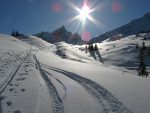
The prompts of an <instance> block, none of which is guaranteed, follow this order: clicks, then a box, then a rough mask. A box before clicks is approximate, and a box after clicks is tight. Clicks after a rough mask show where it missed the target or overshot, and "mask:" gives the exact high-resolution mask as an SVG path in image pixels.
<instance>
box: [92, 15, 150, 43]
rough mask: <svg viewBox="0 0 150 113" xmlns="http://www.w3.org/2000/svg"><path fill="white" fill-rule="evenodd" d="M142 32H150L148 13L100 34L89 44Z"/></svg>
mask: <svg viewBox="0 0 150 113" xmlns="http://www.w3.org/2000/svg"><path fill="white" fill-rule="evenodd" d="M142 32H150V13H147V14H145V15H144V16H143V17H141V18H138V19H135V20H133V21H131V22H130V23H128V24H126V25H123V26H121V27H119V28H117V29H114V30H112V31H109V32H106V33H104V34H101V35H100V36H98V37H95V38H93V39H92V40H90V42H92V43H95V42H101V41H104V40H106V39H107V40H110V41H112V40H116V39H120V38H123V37H126V36H129V35H134V34H138V33H142Z"/></svg>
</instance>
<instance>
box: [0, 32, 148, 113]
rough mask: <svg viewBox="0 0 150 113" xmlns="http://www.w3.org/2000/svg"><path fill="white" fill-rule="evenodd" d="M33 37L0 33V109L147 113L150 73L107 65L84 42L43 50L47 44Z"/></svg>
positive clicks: (3, 112) (33, 112)
mask: <svg viewBox="0 0 150 113" xmlns="http://www.w3.org/2000/svg"><path fill="white" fill-rule="evenodd" d="M31 37H32V36H31ZM32 38H33V39H32ZM32 38H31V39H32V40H31V39H30V40H28V41H23V42H22V41H20V40H17V39H15V38H13V37H9V36H3V35H1V36H0V47H1V50H0V53H2V54H1V55H2V57H1V59H0V60H1V62H0V78H2V79H1V81H0V113H85V112H86V113H149V111H150V106H149V105H150V100H149V95H150V89H149V86H150V79H149V77H148V78H141V77H139V76H136V75H135V73H129V72H125V71H124V70H125V69H123V68H117V67H112V66H110V65H108V64H107V65H106V64H105V62H104V64H103V63H101V62H99V60H98V61H97V60H95V59H94V58H93V57H91V56H90V55H88V54H86V53H85V51H81V50H82V49H81V46H80V47H79V46H74V45H70V44H66V43H64V42H61V43H56V44H55V45H53V46H51V44H49V45H48V44H47V45H46V47H43V46H44V45H43V46H42V47H43V48H42V49H41V44H42V43H45V42H43V41H42V40H39V39H37V38H36V37H32ZM13 40H16V41H13ZM122 43H123V42H122ZM7 44H11V45H9V46H8V45H7ZM38 46H39V47H38ZM47 46H48V47H47ZM18 47H19V49H18ZM78 47H79V48H80V49H78ZM31 48H32V49H31ZM33 48H34V49H33ZM9 49H11V50H12V51H11V52H9V51H7V50H9ZM35 49H36V52H35ZM27 50H28V51H27ZM58 51H60V52H58ZM4 52H8V53H7V54H6V55H3V53H4ZM59 53H62V54H59ZM10 54H11V55H10ZM63 54H65V57H62V55H63ZM79 59H80V60H79Z"/></svg>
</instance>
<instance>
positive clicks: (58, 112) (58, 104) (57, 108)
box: [33, 55, 64, 113]
mask: <svg viewBox="0 0 150 113" xmlns="http://www.w3.org/2000/svg"><path fill="white" fill-rule="evenodd" d="M33 57H34V59H35V61H36V68H37V70H39V72H40V74H41V76H42V77H43V79H44V80H45V83H46V84H47V87H48V89H49V94H50V96H51V97H52V110H53V113H64V103H63V101H62V100H61V98H60V97H59V94H58V92H57V90H56V88H55V86H54V85H53V84H52V82H51V80H50V79H49V78H48V76H47V75H46V72H45V71H44V70H43V69H42V68H41V66H40V63H39V61H38V60H37V58H36V56H35V55H34V56H33Z"/></svg>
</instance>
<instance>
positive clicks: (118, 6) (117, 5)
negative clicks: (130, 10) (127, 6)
mask: <svg viewBox="0 0 150 113" xmlns="http://www.w3.org/2000/svg"><path fill="white" fill-rule="evenodd" d="M121 10H122V5H121V3H119V2H114V3H113V4H112V11H113V12H120V11H121Z"/></svg>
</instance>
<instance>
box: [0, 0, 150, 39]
mask: <svg viewBox="0 0 150 113" xmlns="http://www.w3.org/2000/svg"><path fill="white" fill-rule="evenodd" d="M69 2H71V3H73V4H75V5H76V6H77V7H79V8H81V6H82V5H81V4H83V0H0V33H6V34H8V33H11V32H12V30H18V31H19V32H22V33H27V34H35V33H38V32H41V31H49V32H51V31H53V30H55V29H57V28H59V27H61V26H62V25H64V26H65V27H66V29H67V30H69V31H71V32H78V33H79V34H82V32H83V31H82V30H83V29H82V25H79V26H78V27H77V24H78V20H76V21H71V22H70V21H69V20H70V18H73V17H75V16H77V15H78V12H77V11H76V10H74V9H73V8H72V7H71V6H70V3H69ZM116 3H117V5H116ZM89 4H92V7H91V8H95V7H97V10H95V11H93V12H92V13H91V16H92V17H93V18H94V19H96V20H97V21H98V22H99V23H101V24H100V25H96V24H94V23H92V22H91V21H89V20H87V21H86V23H85V25H84V31H87V32H89V33H90V34H91V36H92V37H95V36H98V35H100V34H101V33H104V32H106V31H109V30H112V29H114V28H117V27H119V26H121V25H124V24H126V23H128V22H130V21H131V20H133V19H136V18H138V17H141V16H143V15H144V14H145V13H147V12H150V0H89ZM115 7H117V8H116V9H115ZM118 7H119V8H118Z"/></svg>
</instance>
